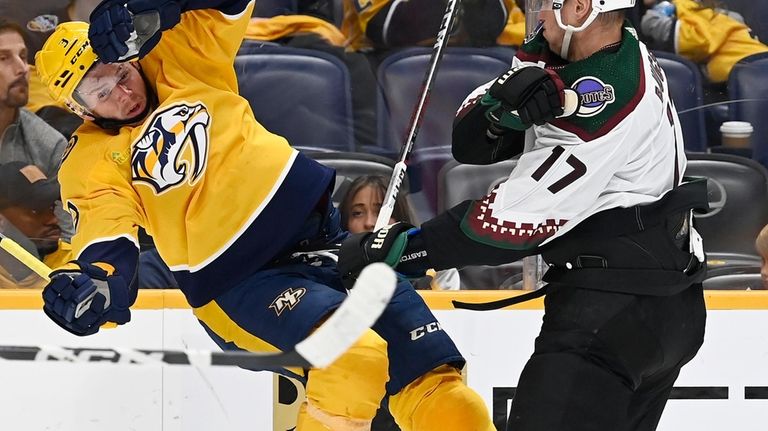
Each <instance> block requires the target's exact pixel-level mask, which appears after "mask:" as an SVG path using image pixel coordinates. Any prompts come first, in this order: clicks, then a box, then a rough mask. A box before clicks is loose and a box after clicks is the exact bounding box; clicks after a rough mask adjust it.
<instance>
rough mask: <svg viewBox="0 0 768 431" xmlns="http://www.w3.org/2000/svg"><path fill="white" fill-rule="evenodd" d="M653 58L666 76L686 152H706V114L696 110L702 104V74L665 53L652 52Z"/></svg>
mask: <svg viewBox="0 0 768 431" xmlns="http://www.w3.org/2000/svg"><path fill="white" fill-rule="evenodd" d="M653 54H654V55H655V56H656V59H657V60H658V61H659V66H661V68H662V69H663V70H664V74H665V75H666V76H667V81H668V85H669V92H670V95H671V97H672V101H674V102H675V108H677V111H678V117H679V118H680V127H682V129H683V138H684V139H685V149H686V150H687V151H698V152H704V151H706V150H707V132H706V127H705V111H704V110H703V109H695V108H697V107H699V106H701V105H702V104H703V103H704V90H703V87H702V77H701V71H699V68H698V66H696V64H694V63H693V62H691V61H690V60H687V59H685V58H683V57H680V56H679V55H675V54H672V53H668V52H664V51H654V52H653Z"/></svg>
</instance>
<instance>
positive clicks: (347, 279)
mask: <svg viewBox="0 0 768 431" xmlns="http://www.w3.org/2000/svg"><path fill="white" fill-rule="evenodd" d="M418 233H419V229H417V228H415V227H413V225H410V224H408V223H402V222H397V223H394V224H392V225H389V226H386V227H383V228H381V229H379V230H378V231H376V232H364V233H359V234H354V235H350V237H349V238H347V239H346V240H344V243H342V245H341V249H340V250H339V263H338V269H339V273H340V274H341V279H342V281H343V282H344V286H345V287H346V288H348V289H349V288H351V286H352V285H353V284H354V283H355V280H357V275H358V274H360V271H362V270H363V268H365V267H366V266H368V265H369V264H371V263H374V262H384V263H386V264H387V265H389V266H391V267H392V268H394V269H395V270H397V271H398V272H400V273H401V274H403V275H405V276H406V277H409V278H418V277H423V276H424V274H425V272H426V270H427V269H428V268H429V262H428V260H427V252H426V250H425V249H424V247H423V245H422V244H421V241H420V238H419V237H418Z"/></svg>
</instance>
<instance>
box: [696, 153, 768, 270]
mask: <svg viewBox="0 0 768 431" xmlns="http://www.w3.org/2000/svg"><path fill="white" fill-rule="evenodd" d="M685 174H686V175H688V176H697V177H707V178H708V181H707V189H708V192H709V202H710V203H709V204H710V207H711V208H710V210H709V211H708V212H706V213H703V214H696V215H695V217H696V222H697V229H698V231H699V233H701V236H702V237H703V238H704V249H705V250H706V251H707V252H708V253H710V255H712V254H713V253H736V254H743V255H755V254H756V252H755V249H754V241H755V238H756V237H757V234H758V233H759V232H760V230H761V229H762V228H763V226H765V225H766V224H768V171H766V169H765V168H764V167H763V166H762V165H760V164H759V163H756V162H754V161H752V160H749V159H747V158H744V157H739V156H732V155H728V154H689V155H688V168H687V170H686V172H685Z"/></svg>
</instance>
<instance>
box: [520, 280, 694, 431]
mask: <svg viewBox="0 0 768 431" xmlns="http://www.w3.org/2000/svg"><path fill="white" fill-rule="evenodd" d="M705 320H706V309H705V307H704V298H703V294H702V288H701V285H700V284H697V285H694V286H692V287H690V288H688V289H686V290H684V291H682V292H680V293H678V294H676V295H672V296H637V295H628V294H620V293H610V292H600V291H596V290H587V289H578V288H574V287H569V286H562V285H560V286H556V285H551V286H550V290H549V292H548V293H547V296H546V298H545V315H544V323H543V325H542V329H541V333H540V334H539V336H538V338H537V339H536V346H535V351H534V353H533V355H532V356H531V358H530V360H529V361H528V363H527V364H526V366H525V368H524V369H523V372H522V374H521V376H520V380H519V383H518V386H517V391H516V393H515V396H514V399H513V401H512V407H511V411H510V415H509V418H508V422H507V431H541V430H553V431H555V430H556V431H582V430H583V431H586V430H591V431H608V430H610V431H630V430H631V431H641V430H642V431H650V430H655V429H656V426H657V424H658V422H659V419H660V417H661V413H662V411H663V410H664V406H665V404H666V401H667V398H668V397H669V393H670V391H671V390H672V386H673V384H674V382H675V379H676V378H677V376H678V374H679V372H680V369H681V367H682V366H683V365H684V364H685V363H687V362H688V361H690V360H691V359H692V358H693V357H694V356H695V355H696V352H697V351H698V349H699V347H700V346H701V344H702V342H703V337H704V325H705Z"/></svg>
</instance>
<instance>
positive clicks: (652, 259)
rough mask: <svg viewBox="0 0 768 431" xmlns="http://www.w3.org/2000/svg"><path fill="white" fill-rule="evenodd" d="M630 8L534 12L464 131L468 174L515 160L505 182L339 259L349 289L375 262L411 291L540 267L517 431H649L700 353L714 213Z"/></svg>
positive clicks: (586, 6)
mask: <svg viewBox="0 0 768 431" xmlns="http://www.w3.org/2000/svg"><path fill="white" fill-rule="evenodd" d="M634 3H635V0H594V1H593V0H528V2H527V11H526V16H527V17H528V18H529V19H532V20H533V22H534V23H536V24H537V28H536V30H535V31H533V32H532V33H531V35H530V36H529V37H528V39H527V41H526V43H525V44H524V45H523V46H522V47H521V49H520V50H519V51H518V53H517V54H516V58H515V60H514V62H513V64H512V68H511V69H510V70H509V71H508V72H506V73H505V74H503V75H502V76H500V77H499V78H498V79H495V80H493V81H492V82H489V83H488V84H487V85H485V86H482V87H480V88H479V89H477V90H476V91H475V92H473V93H472V94H471V95H470V96H469V97H468V98H467V100H466V101H465V103H464V104H463V105H462V107H461V108H460V110H459V112H458V115H457V119H456V122H455V124H454V134H453V154H454V157H455V158H456V159H457V160H458V161H460V162H463V163H472V164H490V163H494V162H497V161H501V160H505V159H508V158H511V157H515V156H518V155H519V156H520V159H519V161H518V163H517V166H516V168H515V169H514V170H513V172H512V173H511V174H510V176H509V179H508V180H507V181H506V182H504V183H502V184H501V185H500V186H499V187H498V188H496V189H495V190H494V191H492V192H491V193H489V194H488V195H487V196H485V197H484V198H481V199H479V200H476V201H465V202H463V203H461V204H459V205H458V206H456V207H454V208H452V209H450V210H448V211H446V212H445V213H443V214H440V215H438V216H437V217H435V218H434V219H432V220H430V221H428V222H426V223H424V224H423V225H422V227H421V229H415V228H413V227H412V226H409V225H405V224H402V223H397V224H394V225H392V226H389V227H387V228H384V229H382V230H380V231H378V232H375V233H373V234H367V235H358V236H354V237H351V238H350V239H349V240H347V242H345V244H344V246H343V247H342V253H341V256H340V260H339V269H340V270H342V272H343V273H345V274H346V275H347V276H348V277H349V278H354V276H355V274H356V273H358V272H359V271H360V270H361V269H362V267H363V266H364V265H365V264H366V263H368V262H371V261H385V262H387V263H389V264H390V265H392V266H394V267H395V268H396V269H397V270H398V271H400V272H402V273H405V274H409V275H419V274H421V273H422V272H423V270H424V269H425V268H435V269H443V268H451V267H461V266H465V265H478V264H485V265H488V264H491V265H493V264H503V263H508V262H511V261H514V260H518V259H520V258H522V257H524V256H528V255H534V254H542V255H543V258H544V260H545V261H546V262H547V264H548V265H549V269H548V271H547V272H546V274H545V276H544V281H545V282H547V283H548V284H547V286H546V287H545V289H546V290H545V291H546V294H547V296H546V300H545V315H544V321H543V325H542V328H541V332H540V334H539V337H538V338H537V339H536V344H535V351H534V353H533V355H532V356H531V358H530V360H529V361H528V363H527V364H526V366H525V368H524V370H523V372H522V374H521V376H520V380H519V383H518V385H517V391H516V394H515V397H514V399H513V402H512V407H511V411H510V414H509V419H508V424H507V429H508V430H510V431H512V430H514V431H521V430H524V431H529V430H531V431H533V430H606V431H607V430H611V431H618V430H653V429H655V428H656V426H657V424H658V421H659V418H660V417H661V413H662V411H663V409H664V406H665V403H666V400H667V398H668V396H669V393H670V391H671V389H672V386H673V384H674V382H675V380H676V378H677V376H678V374H679V371H680V369H681V367H682V366H683V365H684V364H685V363H687V362H688V361H690V360H691V359H692V358H693V357H694V355H695V354H696V352H697V351H698V349H699V347H700V346H701V344H702V342H703V336H704V326H705V320H706V317H705V316H706V310H705V307H704V300H703V294H702V288H701V281H702V279H703V278H704V274H705V271H706V269H705V259H704V253H703V250H702V243H701V238H700V237H699V236H698V234H697V233H696V231H695V229H693V226H692V209H694V208H706V207H707V197H706V182H705V181H703V180H694V179H688V178H683V176H682V173H683V172H684V170H685V165H686V158H685V154H684V150H683V148H684V147H683V138H682V134H681V129H680V126H679V121H678V118H677V114H676V112H675V107H674V104H673V103H672V100H671V99H670V95H669V89H668V83H667V80H666V77H665V76H664V72H663V71H662V70H661V68H660V67H659V65H658V63H657V62H656V59H655V58H654V56H653V54H652V53H651V52H649V51H648V49H647V48H646V47H645V46H644V45H643V44H642V43H641V42H639V41H638V40H637V37H636V36H635V34H634V32H633V30H631V29H628V28H625V25H626V22H625V20H624V12H625V11H624V10H623V9H626V8H630V7H632V6H634ZM573 96H578V103H575V104H572V103H565V102H566V99H567V98H569V97H570V98H573ZM564 108H565V109H564ZM489 330H490V329H489ZM506 330H514V328H506ZM496 335H497V336H498V337H499V338H500V339H503V336H504V333H503V332H500V333H499V334H496Z"/></svg>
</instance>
